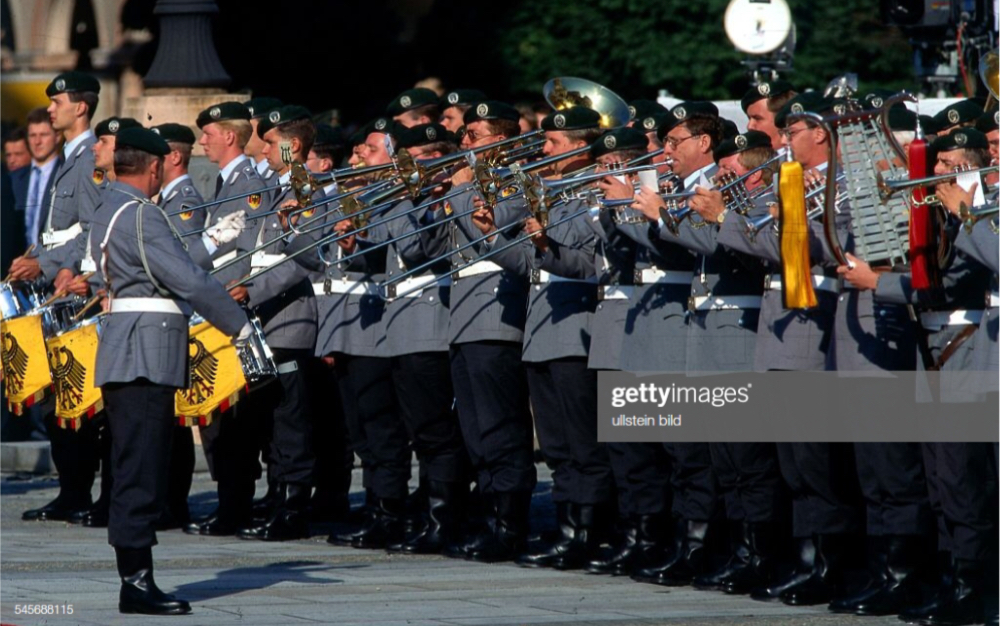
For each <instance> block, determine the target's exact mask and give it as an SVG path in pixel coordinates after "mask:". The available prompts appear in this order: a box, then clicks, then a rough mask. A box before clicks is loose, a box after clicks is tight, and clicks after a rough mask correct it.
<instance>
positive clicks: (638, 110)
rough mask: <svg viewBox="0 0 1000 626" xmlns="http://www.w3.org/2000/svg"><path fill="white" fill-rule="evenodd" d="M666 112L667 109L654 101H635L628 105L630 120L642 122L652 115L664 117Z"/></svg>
mask: <svg viewBox="0 0 1000 626" xmlns="http://www.w3.org/2000/svg"><path fill="white" fill-rule="evenodd" d="M666 112H667V107H665V106H663V105H662V104H660V103H659V102H653V101H652V100H641V99H640V100H633V101H632V102H629V104H628V114H629V119H630V120H642V119H645V118H647V117H649V116H651V115H662V114H664V113H666Z"/></svg>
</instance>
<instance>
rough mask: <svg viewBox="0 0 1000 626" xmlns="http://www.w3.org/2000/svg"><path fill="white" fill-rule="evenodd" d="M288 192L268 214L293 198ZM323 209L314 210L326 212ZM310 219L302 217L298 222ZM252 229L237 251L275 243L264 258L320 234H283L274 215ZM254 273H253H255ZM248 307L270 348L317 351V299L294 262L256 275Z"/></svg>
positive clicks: (244, 266) (244, 265) (246, 264)
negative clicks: (257, 316) (254, 312)
mask: <svg viewBox="0 0 1000 626" xmlns="http://www.w3.org/2000/svg"><path fill="white" fill-rule="evenodd" d="M292 197H293V195H292V192H291V190H287V191H285V192H284V193H281V194H279V195H278V196H276V197H275V201H274V204H273V206H272V207H270V208H269V210H273V209H275V208H277V207H278V206H280V205H281V203H283V202H285V201H286V200H288V199H290V198H292ZM325 209H326V207H325V206H324V207H321V208H319V209H316V210H317V211H325ZM306 219H309V216H308V215H306V214H302V215H301V217H300V220H301V221H305V220H306ZM251 222H252V227H250V228H247V229H246V230H244V231H243V232H242V233H241V234H240V236H239V237H238V238H237V240H236V241H237V245H236V249H237V250H239V251H245V250H252V249H254V248H256V247H257V246H258V245H262V244H265V243H267V242H269V241H272V240H273V241H274V242H273V243H271V244H270V245H268V246H267V247H265V248H264V249H263V250H262V252H263V253H264V254H267V255H280V254H285V253H286V250H285V248H286V246H287V245H288V243H289V241H291V240H300V239H301V241H299V245H300V246H302V245H307V244H308V243H309V242H310V241H315V240H316V239H318V238H319V236H320V235H319V231H315V232H312V233H306V234H302V235H292V234H291V233H286V232H285V231H284V230H283V229H282V227H281V222H280V221H279V219H278V216H277V215H270V216H268V217H265V218H257V219H253V220H251V221H250V222H248V226H249V225H250V223H251ZM252 258H253V257H251V258H249V259H245V260H244V261H242V262H241V263H240V264H239V265H238V267H240V268H241V272H242V275H243V276H245V275H246V274H249V273H250V272H251V265H252ZM254 271H256V270H254ZM246 287H247V295H248V298H249V305H250V306H251V307H253V308H254V309H255V310H256V312H257V315H259V316H260V321H261V323H262V324H263V325H264V334H265V336H266V337H267V343H268V345H269V346H271V347H272V348H285V349H290V350H309V351H312V350H314V348H315V347H316V315H317V314H316V297H315V296H314V294H313V287H312V283H311V282H310V281H309V275H308V270H307V269H306V268H305V267H303V266H302V265H301V264H299V263H295V262H294V261H286V262H282V263H280V264H278V265H277V267H274V268H273V269H268V270H267V271H265V272H261V273H259V274H256V275H255V276H254V277H253V278H252V279H251V281H250V282H249V283H247V285H246Z"/></svg>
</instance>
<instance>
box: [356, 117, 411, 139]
mask: <svg viewBox="0 0 1000 626" xmlns="http://www.w3.org/2000/svg"><path fill="white" fill-rule="evenodd" d="M400 129H402V126H400V125H399V124H397V123H396V120H394V119H392V118H391V117H384V116H383V117H376V118H375V119H373V120H372V121H370V122H368V123H367V124H365V125H364V126H362V127H361V131H360V134H361V143H364V141H365V139H367V138H368V135H370V134H372V133H383V134H385V135H393V136H395V135H396V133H397V131H398V130H400Z"/></svg>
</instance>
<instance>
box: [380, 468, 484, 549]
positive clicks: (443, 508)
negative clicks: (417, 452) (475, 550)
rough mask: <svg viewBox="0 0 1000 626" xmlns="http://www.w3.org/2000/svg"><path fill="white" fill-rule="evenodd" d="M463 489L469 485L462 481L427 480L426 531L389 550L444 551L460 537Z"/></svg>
mask: <svg viewBox="0 0 1000 626" xmlns="http://www.w3.org/2000/svg"><path fill="white" fill-rule="evenodd" d="M463 491H467V488H466V486H465V485H462V484H461V483H446V482H441V481H436V480H429V481H427V523H426V525H425V526H424V530H423V531H422V532H420V533H418V534H417V535H415V536H414V537H411V538H410V539H407V540H406V541H404V542H403V543H402V544H400V545H399V546H390V547H389V551H390V552H406V553H408V554H441V552H442V551H444V549H445V548H447V547H448V546H449V545H452V544H454V543H455V540H456V538H457V536H458V524H459V522H458V520H459V519H460V517H461V515H462V509H463V507H462V505H461V503H460V500H461V499H462V492H463Z"/></svg>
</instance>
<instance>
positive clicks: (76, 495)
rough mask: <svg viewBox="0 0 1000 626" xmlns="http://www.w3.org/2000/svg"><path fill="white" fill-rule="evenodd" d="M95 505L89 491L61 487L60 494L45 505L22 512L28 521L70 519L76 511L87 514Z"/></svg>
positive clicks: (23, 518) (22, 515)
mask: <svg viewBox="0 0 1000 626" xmlns="http://www.w3.org/2000/svg"><path fill="white" fill-rule="evenodd" d="M92 506H93V500H91V497H90V494H89V493H84V492H82V491H81V490H78V489H60V491H59V495H58V496H56V498H55V499H54V500H52V501H51V502H49V503H48V504H46V505H45V506H42V507H39V508H37V509H29V510H27V511H25V512H24V513H22V514H21V519H22V520H24V521H26V522H33V521H40V522H41V521H59V522H64V521H68V520H69V518H70V517H71V516H73V514H74V513H77V514H79V515H81V516H82V515H85V514H86V512H87V511H89V510H90V508H91V507H92Z"/></svg>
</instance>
